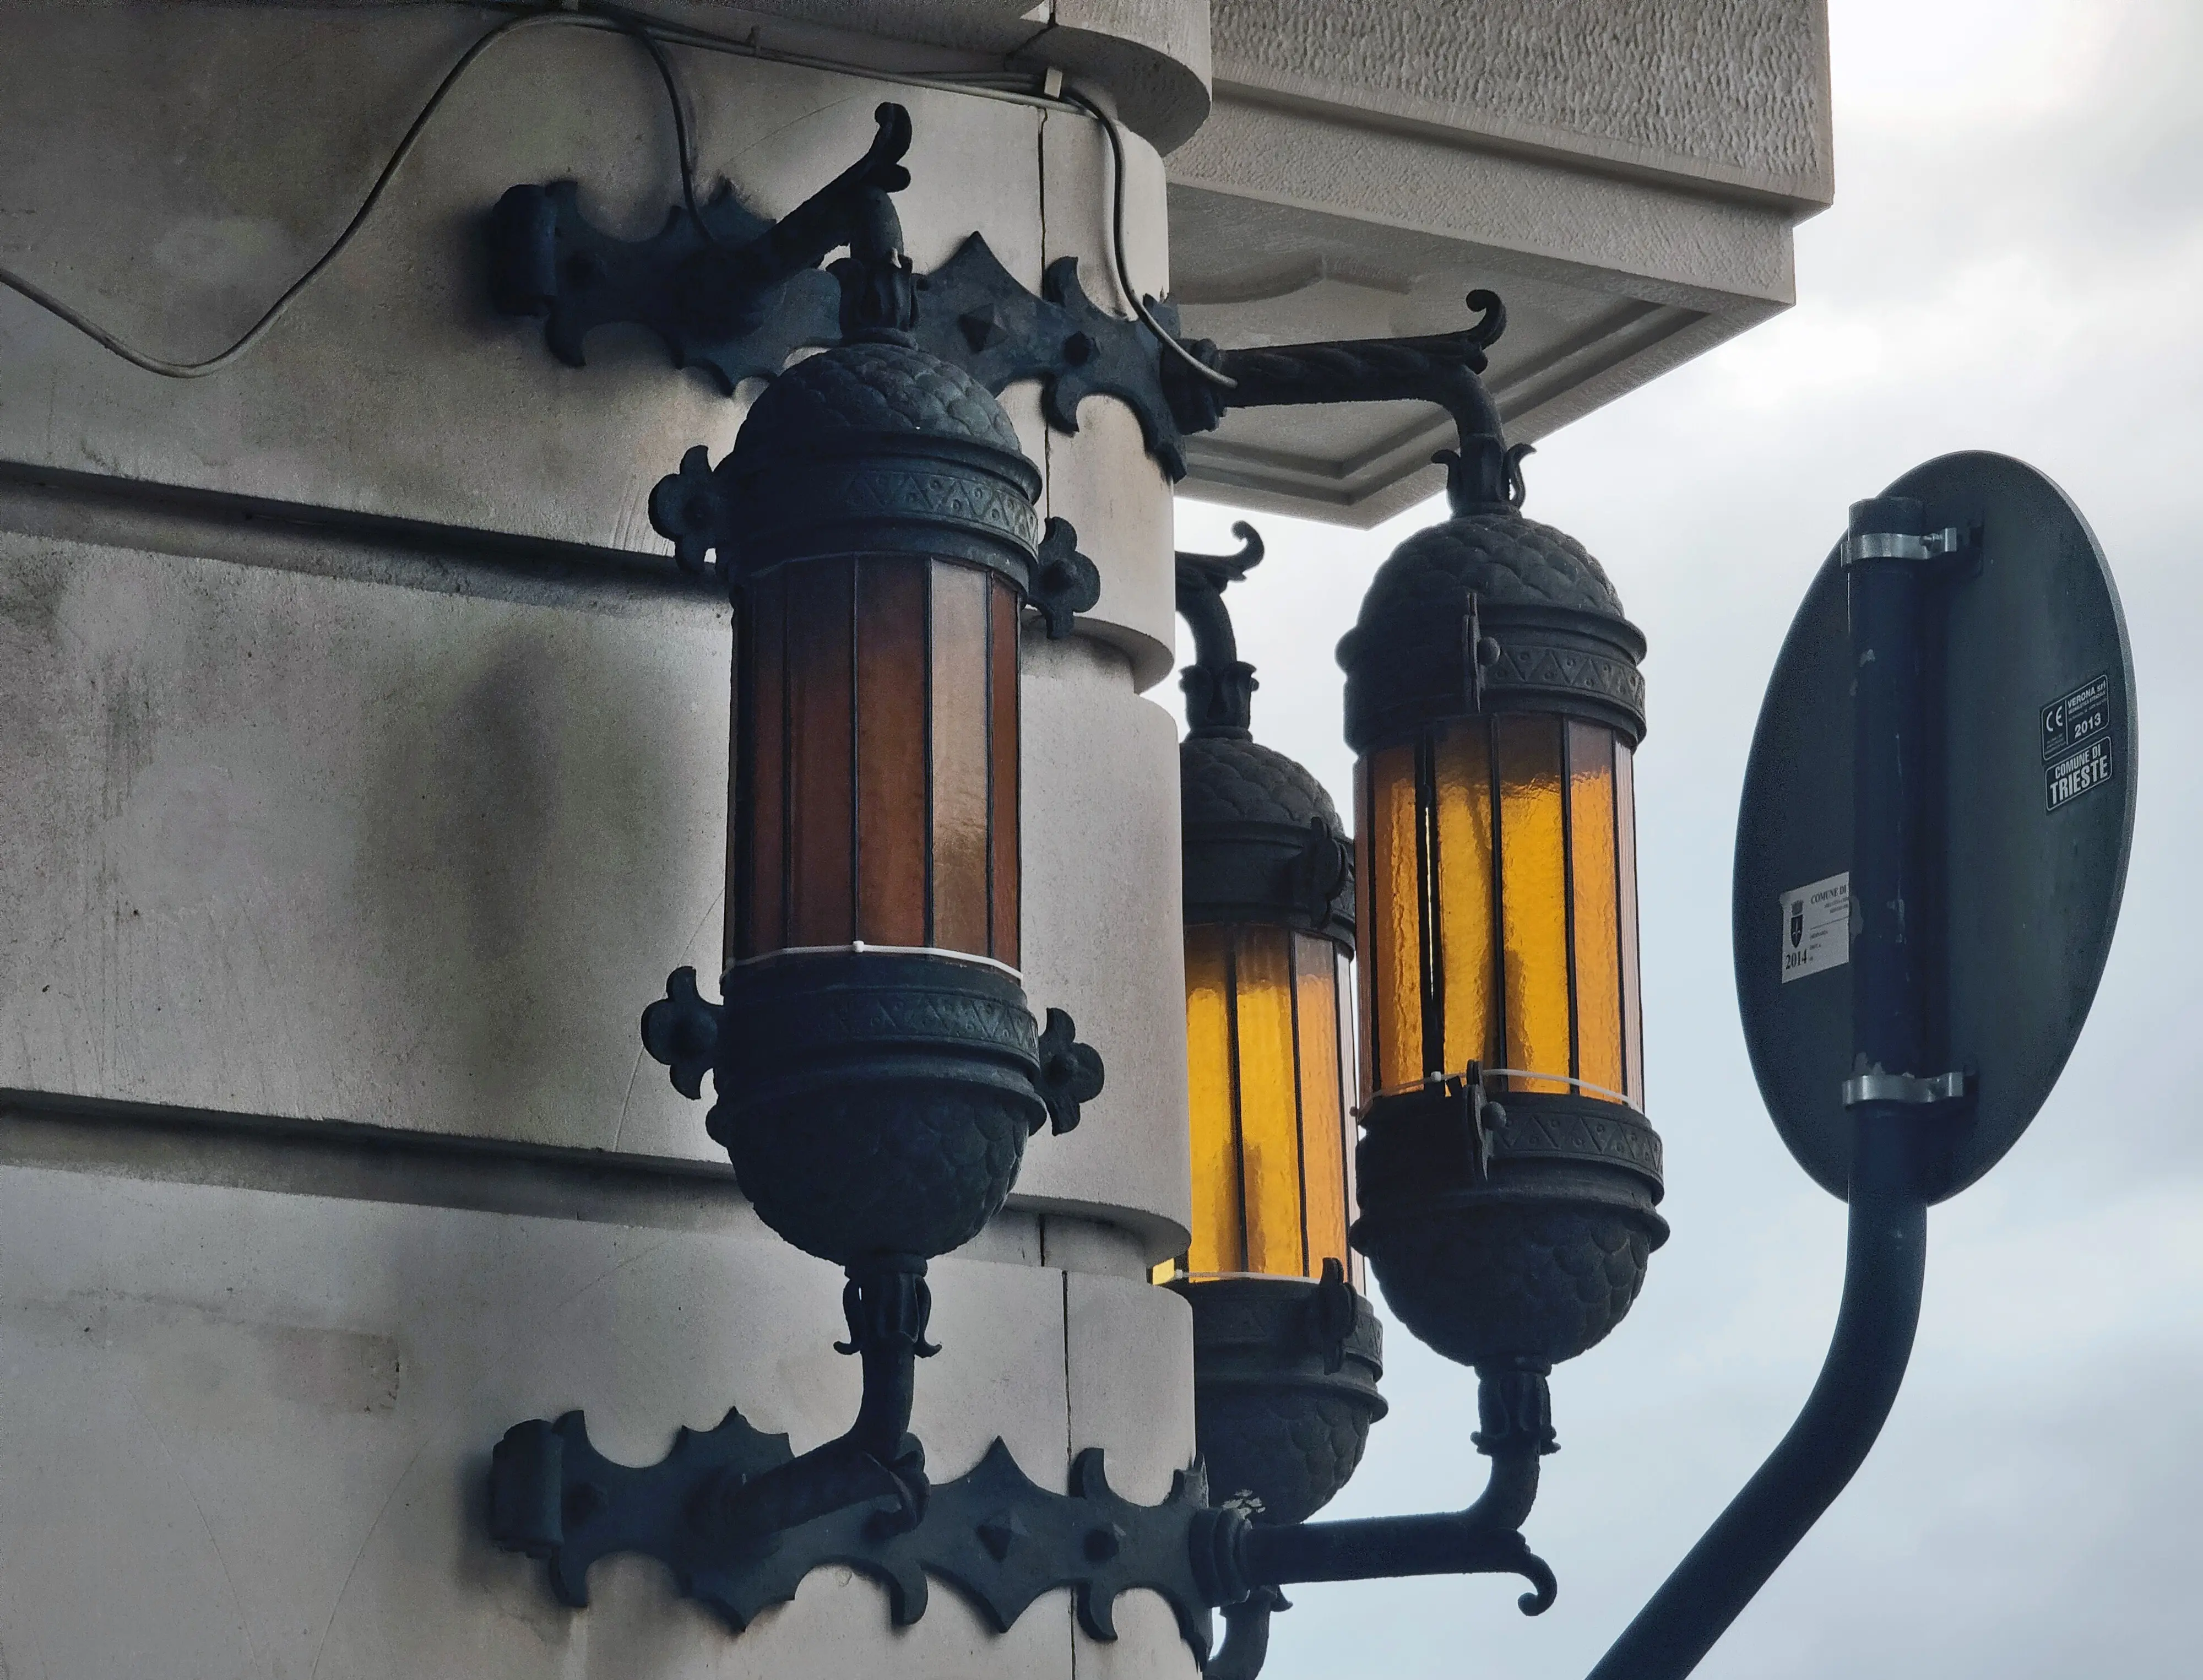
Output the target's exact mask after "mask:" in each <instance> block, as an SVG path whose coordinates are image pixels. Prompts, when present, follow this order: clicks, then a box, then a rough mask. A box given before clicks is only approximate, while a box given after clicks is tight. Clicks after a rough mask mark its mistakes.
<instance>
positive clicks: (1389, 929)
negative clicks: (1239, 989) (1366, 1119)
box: [1357, 746, 1426, 1096]
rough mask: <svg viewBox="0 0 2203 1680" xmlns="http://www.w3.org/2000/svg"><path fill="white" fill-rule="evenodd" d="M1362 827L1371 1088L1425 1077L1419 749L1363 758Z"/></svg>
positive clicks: (1367, 1081) (1366, 1080) (1367, 1082)
mask: <svg viewBox="0 0 2203 1680" xmlns="http://www.w3.org/2000/svg"><path fill="white" fill-rule="evenodd" d="M1357 775H1358V777H1359V778H1360V780H1361V783H1362V790H1361V791H1362V799H1361V814H1362V826H1363V828H1364V829H1365V831H1367V835H1368V844H1367V869H1368V873H1367V874H1366V875H1365V876H1363V877H1362V879H1364V880H1366V881H1367V883H1368V884H1367V888H1366V889H1364V890H1365V891H1366V893H1367V899H1368V903H1369V908H1370V914H1369V918H1368V920H1369V926H1368V927H1367V930H1366V932H1365V937H1364V938H1363V940H1362V942H1361V950H1362V965H1363V969H1364V975H1365V978H1364V985H1365V986H1366V988H1367V997H1368V1027H1369V1045H1370V1054H1369V1058H1368V1066H1367V1068H1365V1069H1364V1074H1363V1088H1364V1090H1365V1091H1367V1093H1368V1094H1369V1095H1372V1096H1374V1095H1375V1094H1376V1093H1377V1092H1378V1091H1385V1090H1390V1089H1392V1088H1394V1087H1397V1086H1399V1085H1411V1084H1413V1083H1415V1081H1416V1080H1420V1079H1421V1078H1422V1076H1423V1074H1424V1073H1425V1071H1426V1069H1425V1066H1424V1058H1423V1004H1422V997H1423V986H1422V961H1421V945H1422V904H1423V893H1424V886H1423V880H1422V871H1421V867H1420V857H1419V851H1420V848H1419V847H1418V846H1417V844H1416V827H1417V820H1416V819H1417V815H1418V813H1417V809H1416V798H1415V748H1414V747H1412V746H1400V747H1387V748H1384V749H1382V750H1381V751H1379V752H1376V753H1373V754H1369V755H1368V756H1367V758H1365V759H1363V760H1361V766H1360V767H1359V769H1358V771H1357Z"/></svg>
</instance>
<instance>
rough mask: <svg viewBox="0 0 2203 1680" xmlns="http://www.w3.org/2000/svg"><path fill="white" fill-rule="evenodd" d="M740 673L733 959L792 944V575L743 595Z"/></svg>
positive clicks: (765, 581) (777, 574) (764, 581)
mask: <svg viewBox="0 0 2203 1680" xmlns="http://www.w3.org/2000/svg"><path fill="white" fill-rule="evenodd" d="M742 613H743V620H742V621H743V626H744V636H743V640H744V647H743V658H742V668H741V670H740V671H736V672H735V681H736V682H737V683H739V684H740V685H741V689H740V692H741V693H742V694H743V695H745V696H746V697H747V703H746V704H744V705H742V706H741V707H739V708H738V713H737V716H736V718H735V728H736V730H737V731H739V735H738V738H737V740H736V742H735V776H736V780H737V782H738V783H740V784H746V785H744V786H743V787H742V789H741V791H740V792H739V793H738V794H737V796H736V798H735V804H734V808H733V811H732V813H731V819H730V820H729V823H728V825H727V826H728V829H729V840H728V844H729V848H730V849H732V850H733V851H734V852H735V876H734V880H735V892H736V893H737V894H738V895H740V904H739V908H738V910H737V914H735V916H733V917H731V918H729V920H730V921H731V922H732V923H733V925H734V926H733V938H732V939H731V941H730V949H729V955H731V956H737V957H742V956H755V955H759V953H760V952H764V951H771V950H777V949H780V947H781V946H783V945H784V944H787V943H788V939H787V926H788V921H787V894H788V869H787V849H786V841H787V829H786V825H787V820H788V695H787V690H786V683H787V676H788V666H787V657H786V655H787V648H786V642H787V635H788V569H787V568H786V567H783V568H781V569H780V570H779V571H769V572H767V573H766V574H765V576H764V577H760V578H759V579H758V580H757V582H755V583H753V584H751V585H750V586H749V588H748V589H746V590H744V591H743V595H742Z"/></svg>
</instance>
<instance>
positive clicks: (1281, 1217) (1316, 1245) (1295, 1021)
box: [1155, 925, 1361, 1281]
mask: <svg viewBox="0 0 2203 1680" xmlns="http://www.w3.org/2000/svg"><path fill="white" fill-rule="evenodd" d="M1345 964H1346V957H1345V955H1344V953H1343V952H1342V951H1341V950H1340V949H1339V948H1338V946H1337V945H1335V944H1332V942H1331V941H1330V940H1328V939H1326V938H1321V937H1320V936H1318V935H1315V934H1308V933H1297V932H1294V931H1293V930H1291V929H1290V928H1285V927H1269V926H1257V925H1242V926H1220V925H1203V926H1194V927H1189V928H1188V929H1187V930H1186V938H1185V976H1186V1050H1187V1064H1188V1072H1189V1075H1190V1090H1189V1093H1188V1094H1189V1096H1190V1099H1191V1102H1190V1107H1191V1112H1192V1141H1193V1162H1192V1164H1193V1239H1192V1242H1191V1244H1190V1246H1189V1248H1188V1250H1187V1251H1186V1254H1185V1256H1184V1258H1183V1259H1182V1260H1181V1261H1180V1262H1179V1263H1178V1264H1176V1265H1165V1266H1161V1267H1158V1268H1156V1269H1155V1276H1156V1278H1157V1280H1158V1281H1161V1280H1162V1279H1165V1278H1167V1277H1169V1276H1170V1275H1172V1273H1173V1272H1175V1271H1179V1270H1183V1271H1185V1272H1188V1273H1190V1274H1191V1275H1194V1276H1196V1277H1200V1276H1204V1275H1229V1274H1247V1273H1256V1274H1261V1275H1266V1276H1271V1277H1316V1276H1320V1275H1321V1273H1322V1270H1323V1263H1324V1261H1325V1260H1326V1259H1336V1260H1339V1261H1341V1262H1343V1263H1345V1265H1346V1266H1347V1269H1348V1274H1349V1275H1350V1276H1352V1277H1354V1278H1356V1279H1359V1277H1360V1275H1361V1270H1360V1267H1359V1264H1358V1263H1357V1261H1356V1258H1355V1256H1354V1255H1353V1253H1352V1252H1351V1251H1350V1249H1349V1248H1348V1245H1347V1240H1346V1231H1347V1227H1348V1225H1349V1223H1350V1222H1351V1220H1352V1218H1353V1180H1352V1176H1351V1175H1352V1171H1353V1166H1352V1162H1353V1151H1352V1142H1351V1129H1350V1128H1351V1127H1352V1126H1353V1123H1354V1122H1353V1115H1352V1111H1351V1108H1350V1103H1349V1091H1350V1081H1351V1080H1352V1078H1353V1070H1352V1069H1351V1068H1350V1067H1349V1066H1348V1065H1347V1058H1346V1055H1345V1046H1346V1044H1347V1043H1348V1042H1349V1041H1348V1039H1347V1038H1345V1037H1344V1036H1342V1035H1343V1033H1344V1032H1350V1030H1351V1022H1350V1019H1349V1017H1348V1016H1347V1015H1345V1014H1344V1011H1343V1008H1342V1003H1341V999H1342V997H1343V995H1344V988H1345V982H1346V973H1345Z"/></svg>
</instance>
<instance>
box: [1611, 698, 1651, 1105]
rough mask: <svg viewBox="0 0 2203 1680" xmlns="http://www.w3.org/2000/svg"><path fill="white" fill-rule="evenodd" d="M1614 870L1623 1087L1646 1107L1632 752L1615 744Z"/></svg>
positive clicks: (1621, 743)
mask: <svg viewBox="0 0 2203 1680" xmlns="http://www.w3.org/2000/svg"><path fill="white" fill-rule="evenodd" d="M1614 810H1615V876H1616V878H1617V880H1618V883H1619V885H1620V888H1621V1031H1622V1060H1623V1063H1624V1066H1625V1069H1626V1074H1625V1078H1624V1082H1623V1085H1622V1087H1621V1088H1622V1089H1623V1090H1624V1091H1627V1093H1628V1096H1629V1101H1630V1103H1631V1104H1632V1105H1633V1107H1635V1108H1636V1109H1638V1111H1639V1112H1640V1113H1642V1112H1643V1111H1644V1108H1645V1014H1644V998H1643V994H1642V992H1641V991H1640V990H1639V985H1638V973H1637V780H1636V766H1635V761H1634V755H1633V754H1632V753H1631V752H1630V750H1629V748H1628V746H1627V743H1625V742H1620V741H1617V742H1615V743H1614Z"/></svg>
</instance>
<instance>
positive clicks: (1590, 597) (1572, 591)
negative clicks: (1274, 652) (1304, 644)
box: [1339, 509, 1622, 664]
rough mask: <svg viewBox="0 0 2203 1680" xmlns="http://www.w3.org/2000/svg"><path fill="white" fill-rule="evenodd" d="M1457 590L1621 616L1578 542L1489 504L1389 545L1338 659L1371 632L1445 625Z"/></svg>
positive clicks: (1600, 571)
mask: <svg viewBox="0 0 2203 1680" xmlns="http://www.w3.org/2000/svg"><path fill="white" fill-rule="evenodd" d="M1465 591H1467V592H1472V593H1474V595H1476V596H1477V597H1478V598H1479V600H1482V601H1485V602H1489V603H1491V604H1493V605H1499V604H1505V605H1509V606H1559V607H1567V608H1569V609H1572V610H1573V611H1575V612H1597V613H1601V614H1603V615H1604V616H1606V617H1608V618H1621V617H1622V611H1621V597H1620V596H1619V595H1616V594H1615V590H1614V585H1613V584H1612V583H1609V582H1608V581H1607V576H1606V571H1605V568H1604V567H1603V566H1601V565H1599V563H1598V561H1597V560H1595V559H1592V556H1591V553H1590V551H1589V550H1587V549H1586V547H1584V546H1583V544H1581V543H1580V542H1579V541H1576V540H1575V538H1574V537H1572V536H1570V535H1568V533H1567V532H1566V531H1562V530H1556V529H1554V528H1553V527H1552V526H1550V525H1546V524H1539V522H1538V521H1537V520H1535V519H1527V518H1523V516H1522V515H1521V514H1520V513H1517V512H1514V511H1513V510H1511V509H1506V510H1501V509H1491V510H1486V511H1482V512H1474V513H1468V514H1464V515H1461V516H1458V517H1456V518H1451V519H1448V520H1446V521H1444V523H1443V524H1436V525H1432V526H1430V527H1428V528H1427V529H1423V530H1420V531H1417V532H1416V533H1415V535H1413V536H1410V537H1409V539H1408V540H1407V541H1404V542H1403V543H1402V544H1401V545H1400V546H1399V547H1397V548H1396V549H1394V550H1393V551H1392V555H1391V559H1388V560H1386V561H1385V564H1384V565H1382V566H1380V567H1379V568H1378V571H1377V576H1376V577H1375V578H1374V579H1373V581H1372V582H1371V583H1370V586H1369V593H1368V594H1367V595H1366V596H1365V597H1363V599H1362V603H1361V621H1360V622H1359V623H1358V624H1356V625H1355V628H1354V629H1353V630H1350V631H1349V632H1348V633H1347V636H1346V637H1345V639H1344V641H1342V642H1340V643H1339V660H1340V663H1341V664H1345V663H1347V662H1348V661H1350V660H1352V658H1353V657H1354V648H1355V647H1356V646H1357V645H1358V644H1359V642H1361V640H1362V639H1363V638H1364V637H1366V636H1371V635H1377V636H1384V637H1385V638H1386V639H1387V641H1388V642H1389V641H1390V639H1391V637H1393V636H1396V635H1398V634H1401V633H1403V632H1404V631H1406V630H1409V628H1410V627H1412V626H1413V625H1415V624H1418V623H1421V624H1426V625H1443V626H1444V628H1445V629H1446V630H1448V631H1450V630H1451V629H1452V617H1453V615H1454V614H1456V613H1457V612H1458V611H1459V609H1460V606H1461V602H1462V595H1463V593H1464V592H1465Z"/></svg>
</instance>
